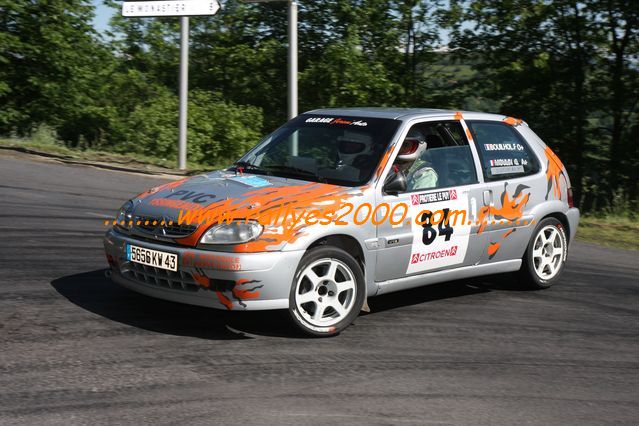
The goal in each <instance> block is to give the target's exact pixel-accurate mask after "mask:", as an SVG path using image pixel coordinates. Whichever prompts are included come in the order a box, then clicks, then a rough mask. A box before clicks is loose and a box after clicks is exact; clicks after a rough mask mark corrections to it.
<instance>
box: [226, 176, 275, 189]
mask: <svg viewBox="0 0 639 426" xmlns="http://www.w3.org/2000/svg"><path fill="white" fill-rule="evenodd" d="M229 179H230V180H233V181H235V182H239V183H243V184H244V185H248V186H250V187H253V188H262V187H264V186H269V185H270V184H271V182H269V181H268V180H266V179H263V178H261V177H259V176H234V177H232V178H229Z"/></svg>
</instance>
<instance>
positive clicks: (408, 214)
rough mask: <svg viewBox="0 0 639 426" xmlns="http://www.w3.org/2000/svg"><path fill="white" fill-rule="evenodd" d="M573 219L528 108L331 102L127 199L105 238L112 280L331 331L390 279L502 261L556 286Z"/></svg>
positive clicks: (558, 168)
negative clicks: (514, 114)
mask: <svg viewBox="0 0 639 426" xmlns="http://www.w3.org/2000/svg"><path fill="white" fill-rule="evenodd" d="M578 222H579V211H578V210H577V209H576V208H575V207H574V206H573V202H572V190H571V186H570V180H569V178H568V175H567V173H566V169H565V168H564V166H563V165H562V163H561V161H560V160H559V158H558V157H557V156H556V155H555V154H554V153H553V152H552V150H551V149H550V148H549V147H548V146H546V145H545V144H544V142H543V141H542V140H541V139H540V138H539V137H538V136H537V135H536V134H535V133H534V132H533V131H532V130H531V129H530V128H529V127H528V126H527V125H526V123H524V122H522V121H521V120H517V119H514V118H511V117H504V116H502V115H494V114H484V113H477V112H455V111H446V110H435V109H384V108H352V109H351V108H348V109H323V110H315V111H310V112H307V113H304V114H302V115H300V116H298V117H297V118H295V119H293V120H291V121H289V122H288V123H286V124H285V125H284V126H282V127H280V128H279V129H277V130H276V131H275V132H273V133H272V134H271V135H269V136H267V137H266V138H265V139H263V140H262V141H261V142H259V143H258V144H257V145H256V146H255V147H254V148H253V149H251V150H250V151H249V152H248V153H246V155H244V156H243V157H242V158H241V159H239V160H238V161H237V163H235V164H234V165H232V166H231V167H229V168H227V169H225V170H220V171H214V172H211V173H206V174H202V175H198V176H194V177H190V178H186V179H183V180H180V181H176V182H171V183H168V184H165V185H161V186H159V187H156V188H153V189H150V190H149V191H146V192H144V193H142V194H139V195H138V196H136V197H134V198H132V199H131V200H129V201H127V202H126V203H125V204H124V205H123V206H122V207H121V209H120V211H119V213H118V216H117V218H116V220H115V221H114V225H113V227H112V228H110V229H109V230H108V231H107V233H106V236H105V239H104V247H105V250H106V255H107V260H108V262H109V265H110V268H111V277H112V279H113V280H114V281H115V282H117V283H119V284H121V285H123V286H125V287H127V288H130V289H132V290H134V291H137V292H140V293H143V294H146V295H149V296H153V297H158V298H161V299H167V300H172V301H176V302H182V303H188V304H193V305H200V306H210V307H215V308H222V309H232V310H244V309H246V310H264V309H288V310H289V312H290V314H291V318H292V321H293V322H294V323H295V324H296V325H297V326H298V327H299V328H300V329H301V330H303V331H305V332H306V333H308V334H311V335H316V336H326V335H332V334H336V333H339V332H340V331H341V330H343V329H344V328H346V327H347V326H348V325H349V324H350V323H351V322H352V321H353V320H354V319H355V318H356V317H357V315H358V314H359V312H360V311H361V310H362V309H366V308H367V304H366V300H367V298H368V297H373V296H378V295H381V294H385V293H390V292H393V291H398V290H404V289H408V288H412V287H418V286H422V285H427V284H432V283H438V282H442V281H448V280H458V279H463V278H469V277H475V276H479V275H488V274H495V273H503V272H516V273H517V274H519V278H518V282H521V283H522V284H525V285H527V286H528V287H529V288H546V287H549V286H551V285H553V284H554V283H555V282H557V280H558V279H559V277H560V275H561V273H562V270H563V269H564V264H565V262H566V257H567V250H568V244H569V242H570V241H572V239H573V237H574V235H575V232H576V230H577V225H578Z"/></svg>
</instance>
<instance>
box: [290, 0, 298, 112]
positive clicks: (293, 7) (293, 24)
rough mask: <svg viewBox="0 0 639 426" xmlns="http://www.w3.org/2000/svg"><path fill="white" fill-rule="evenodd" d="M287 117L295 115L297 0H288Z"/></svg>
mask: <svg viewBox="0 0 639 426" xmlns="http://www.w3.org/2000/svg"><path fill="white" fill-rule="evenodd" d="M288 42H289V46H288V118H289V120H290V119H291V118H294V117H297V1H295V0H289V2H288Z"/></svg>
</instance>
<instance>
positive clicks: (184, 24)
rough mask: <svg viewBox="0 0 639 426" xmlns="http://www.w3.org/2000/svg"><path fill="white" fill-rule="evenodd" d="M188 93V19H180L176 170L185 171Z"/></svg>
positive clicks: (186, 17)
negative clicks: (178, 114) (178, 116)
mask: <svg viewBox="0 0 639 426" xmlns="http://www.w3.org/2000/svg"><path fill="white" fill-rule="evenodd" d="M188 93H189V17H188V16H181V17H180V118H179V137H178V168H179V169H180V170H186V132H187V126H186V122H187V116H188V115H187V114H188Z"/></svg>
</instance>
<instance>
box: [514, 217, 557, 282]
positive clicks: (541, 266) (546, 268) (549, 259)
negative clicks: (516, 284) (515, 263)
mask: <svg viewBox="0 0 639 426" xmlns="http://www.w3.org/2000/svg"><path fill="white" fill-rule="evenodd" d="M567 253H568V240H567V238H566V232H565V231H564V227H563V225H562V223H561V222H560V221H559V220H557V219H555V218H554V217H548V218H546V219H543V220H542V221H541V222H539V224H538V225H537V227H536V228H535V232H534V233H533V237H532V239H531V240H530V243H529V244H528V248H527V249H526V253H525V254H524V258H523V259H522V260H523V266H522V268H521V271H520V276H521V278H522V280H523V281H524V283H525V284H527V285H528V287H531V288H535V289H542V288H548V287H550V286H551V285H553V284H554V283H555V282H557V280H559V277H560V276H561V273H562V272H563V270H564V266H565V264H566V257H567Z"/></svg>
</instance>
